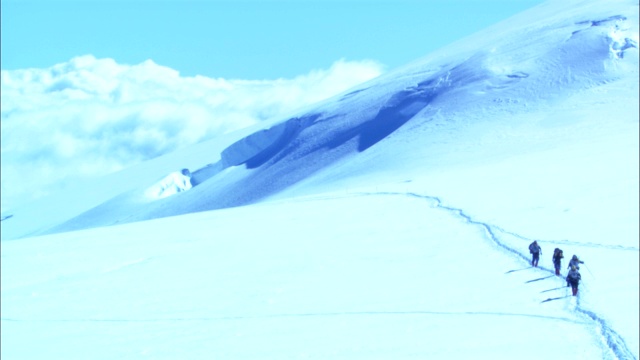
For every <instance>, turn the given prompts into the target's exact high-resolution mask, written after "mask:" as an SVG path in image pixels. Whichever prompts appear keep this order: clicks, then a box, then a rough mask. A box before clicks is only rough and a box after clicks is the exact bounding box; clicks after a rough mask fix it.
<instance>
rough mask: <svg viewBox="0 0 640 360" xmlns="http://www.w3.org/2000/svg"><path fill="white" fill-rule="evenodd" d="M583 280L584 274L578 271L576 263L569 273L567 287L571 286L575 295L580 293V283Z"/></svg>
mask: <svg viewBox="0 0 640 360" xmlns="http://www.w3.org/2000/svg"><path fill="white" fill-rule="evenodd" d="M580 280H582V276H580V273H579V272H578V268H576V266H575V265H572V266H571V270H569V274H567V287H569V286H571V290H572V292H573V296H576V295H578V284H579V283H580Z"/></svg>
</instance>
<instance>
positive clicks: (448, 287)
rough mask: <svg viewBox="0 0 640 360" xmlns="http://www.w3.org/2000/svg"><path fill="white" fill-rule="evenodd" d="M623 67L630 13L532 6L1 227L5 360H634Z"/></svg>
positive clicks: (634, 157) (633, 129) (632, 180)
mask: <svg viewBox="0 0 640 360" xmlns="http://www.w3.org/2000/svg"><path fill="white" fill-rule="evenodd" d="M416 46H419V44H416ZM638 65H639V62H638V2H637V1H635V0H633V1H629V0H615V1H606V2H604V1H595V0H582V1H581V0H575V1H566V0H565V1H549V2H547V3H544V4H542V5H540V6H537V7H535V8H533V9H531V10H529V11H527V12H524V13H522V14H520V15H518V16H515V17H513V18H511V19H508V20H506V21H504V22H501V23H499V24H496V25H495V26H493V27H491V28H488V29H486V30H484V31H482V32H479V33H477V34H475V35H473V36H471V37H468V38H465V39H463V40H461V41H459V42H456V43H454V44H451V45H450V46H448V47H445V48H443V49H440V50H439V51H437V52H434V53H432V54H430V55H428V56H426V57H425V58H423V59H420V60H418V61H416V62H414V63H411V64H408V65H407V66H404V67H402V68H399V69H396V70H394V71H391V72H389V73H387V74H385V75H383V76H380V77H378V78H376V79H375V80H372V81H369V82H367V83H364V84H362V85H360V86H358V87H357V88H354V89H352V90H350V91H348V92H345V93H344V94H341V95H339V96H337V97H334V98H331V99H328V100H325V101H323V102H321V103H319V104H316V105H314V106H310V107H306V108H304V109H301V110H300V111H299V112H298V113H297V114H293V115H292V116H291V117H290V118H284V119H276V120H274V121H272V122H271V123H268V124H259V125H258V126H256V127H254V128H248V129H244V130H242V131H240V132H236V133H233V134H230V135H229V136H228V137H227V138H224V139H216V140H213V141H209V142H204V143H201V144H198V145H197V146H194V147H191V148H188V149H184V150H180V151H177V152H174V153H172V154H169V155H167V156H163V157H160V158H156V159H154V160H151V161H148V162H146V163H144V164H142V165H140V166H137V167H134V168H130V169H127V170H125V171H122V172H120V173H117V174H112V175H110V176H108V177H105V178H104V179H102V180H101V181H100V182H95V183H91V184H79V185H78V187H76V188H74V189H71V190H70V191H67V192H60V193H59V194H57V195H56V196H53V197H50V198H48V199H44V200H42V201H39V202H38V203H34V204H30V205H25V206H24V207H22V208H17V209H16V210H15V211H14V212H13V213H12V214H11V215H12V216H11V217H10V218H7V219H5V220H3V221H2V253H3V261H2V304H3V306H2V327H3V331H2V343H3V347H2V355H3V358H4V357H5V355H7V356H9V357H13V358H31V357H34V356H35V357H37V356H36V355H42V354H44V352H42V353H40V351H43V350H42V349H41V348H39V349H31V348H28V346H29V344H30V343H31V342H32V341H33V340H32V338H36V339H38V343H41V344H44V349H47V351H48V352H49V353H50V354H53V357H55V358H58V357H60V358H62V357H64V358H86V357H89V358H100V357H105V358H113V357H116V356H121V357H128V358H137V357H142V356H144V355H150V356H152V357H154V358H229V359H237V358H261V359H264V358H274V359H275V358H278V359H281V358H304V357H315V358H348V359H357V358H383V359H391V358H393V359H398V358H412V357H413V358H443V359H444V358H447V359H450V358H503V359H510V358H514V357H516V356H517V357H518V358H525V359H526V358H532V359H533V358H539V357H550V358H581V359H601V358H618V359H633V358H635V359H637V358H638V354H639V351H638V333H639V331H638V328H639V326H638V322H637V319H638V315H639V314H638V307H639V306H638V305H639V301H638V279H639V275H638V268H639V267H638V251H639V240H638V239H639V237H640V234H639V230H638V218H639V213H638V207H639V206H638V199H639V194H638V187H639V186H638V184H639V182H638V178H639V177H638V163H639V162H638V150H639V145H638V123H639V116H638V108H639V101H638V99H639V93H638V83H639V81H638V76H639V73H638ZM211 210H215V211H211ZM177 215H182V216H177ZM112 225H118V226H112ZM75 230H82V231H75ZM45 234H48V235H46V236H36V235H45ZM12 239H13V240H15V239H17V240H15V241H12ZM534 239H535V240H537V241H538V242H539V243H540V244H541V245H542V247H543V257H544V258H543V260H541V265H542V266H541V268H538V269H534V268H530V267H528V265H527V264H528V257H529V254H528V251H527V246H528V244H529V243H530V242H532V241H533V240H534ZM555 247H561V248H563V249H564V250H565V256H566V257H567V258H566V259H565V260H568V257H569V256H571V255H573V254H574V253H575V254H578V255H579V256H580V257H581V258H582V259H583V260H584V261H585V265H584V266H583V269H582V277H583V285H582V287H581V290H580V295H579V296H578V297H577V298H574V297H571V296H568V297H565V294H566V293H565V291H566V288H565V284H564V281H563V279H562V278H557V277H556V276H554V275H553V273H552V271H553V267H552V265H551V262H550V257H551V254H552V250H553V248H555ZM565 268H566V261H565V262H563V274H565V275H566V269H565ZM509 270H519V271H513V272H509ZM585 270H586V271H585ZM556 298H557V300H555V299H556ZM546 299H554V300H553V301H550V302H548V303H541V301H544V300H546ZM69 304H70V305H72V306H71V307H69V306H68V305H69ZM5 329H7V330H8V331H5ZM5 334H8V335H5ZM123 334H124V335H123ZM125 335H126V336H125ZM7 344H8V346H7ZM531 344H534V345H531ZM97 348H101V349H103V350H104V351H105V352H104V353H103V352H102V350H101V351H100V352H98V351H97ZM85 354H88V355H87V356H83V355H85ZM103 354H106V355H103ZM70 355H71V356H70Z"/></svg>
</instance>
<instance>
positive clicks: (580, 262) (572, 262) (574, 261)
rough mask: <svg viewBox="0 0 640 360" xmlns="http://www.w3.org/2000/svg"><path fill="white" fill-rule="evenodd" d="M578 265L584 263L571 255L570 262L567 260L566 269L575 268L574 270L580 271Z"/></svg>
mask: <svg viewBox="0 0 640 360" xmlns="http://www.w3.org/2000/svg"><path fill="white" fill-rule="evenodd" d="M580 264H584V261H582V260H580V259H578V257H577V256H575V255H573V257H572V258H571V260H569V266H567V269H569V268H571V266H575V267H576V270H580Z"/></svg>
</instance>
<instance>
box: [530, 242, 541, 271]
mask: <svg viewBox="0 0 640 360" xmlns="http://www.w3.org/2000/svg"><path fill="white" fill-rule="evenodd" d="M529 252H530V253H531V255H533V259H531V266H535V267H537V266H538V261H539V260H540V254H542V248H541V247H540V245H538V241H537V240H534V241H533V242H532V243H531V244H529Z"/></svg>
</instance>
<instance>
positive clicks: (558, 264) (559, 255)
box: [552, 248, 564, 276]
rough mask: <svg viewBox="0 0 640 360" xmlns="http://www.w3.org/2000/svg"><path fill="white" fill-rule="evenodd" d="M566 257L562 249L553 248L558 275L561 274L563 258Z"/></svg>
mask: <svg viewBox="0 0 640 360" xmlns="http://www.w3.org/2000/svg"><path fill="white" fill-rule="evenodd" d="M563 258H564V255H563V254H562V250H560V249H558V248H555V250H553V258H552V260H553V266H554V267H555V268H556V275H558V276H560V267H561V266H562V265H561V262H562V259H563Z"/></svg>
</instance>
